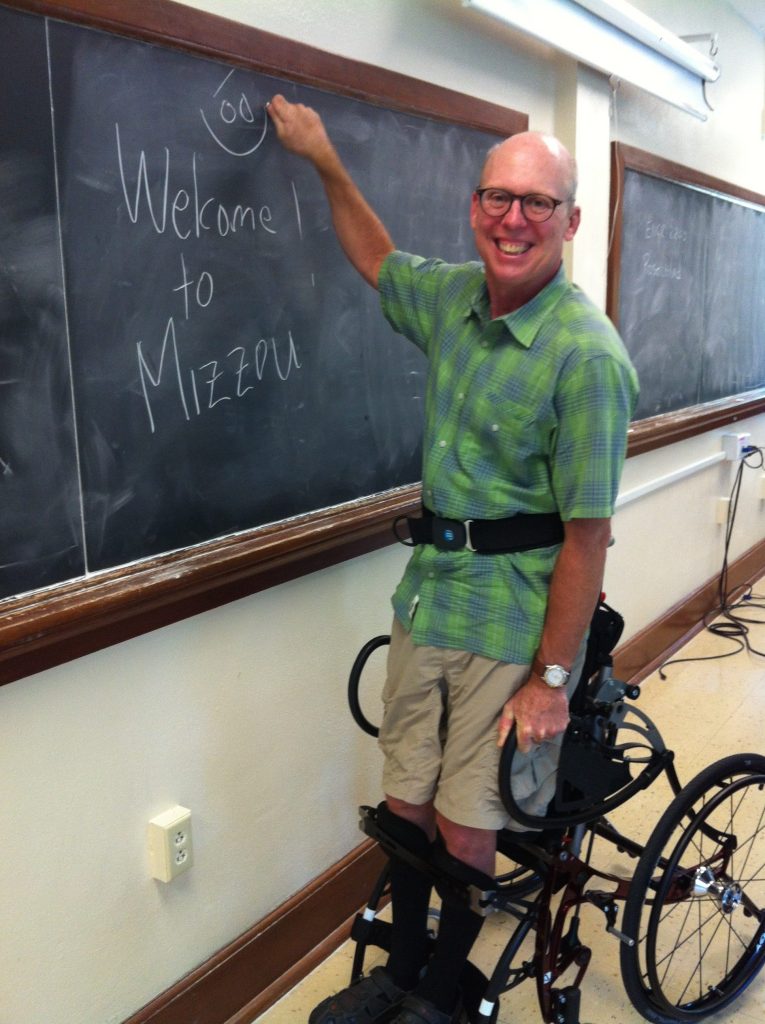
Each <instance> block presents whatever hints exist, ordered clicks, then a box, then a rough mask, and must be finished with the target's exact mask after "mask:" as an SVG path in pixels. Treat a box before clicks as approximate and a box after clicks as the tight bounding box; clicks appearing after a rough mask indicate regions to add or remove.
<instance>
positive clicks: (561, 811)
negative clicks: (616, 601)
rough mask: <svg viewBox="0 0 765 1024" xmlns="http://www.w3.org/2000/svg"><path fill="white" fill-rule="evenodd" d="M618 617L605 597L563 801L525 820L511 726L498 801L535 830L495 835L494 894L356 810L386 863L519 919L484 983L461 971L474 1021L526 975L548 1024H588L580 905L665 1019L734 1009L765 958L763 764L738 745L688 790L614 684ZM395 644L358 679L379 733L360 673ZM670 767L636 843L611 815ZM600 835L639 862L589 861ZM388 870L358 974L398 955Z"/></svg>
mask: <svg viewBox="0 0 765 1024" xmlns="http://www.w3.org/2000/svg"><path fill="white" fill-rule="evenodd" d="M623 625H624V623H623V620H622V618H621V616H620V615H619V614H618V613H617V612H615V611H614V609H612V608H611V607H609V606H608V605H607V604H606V603H605V601H604V600H601V601H599V603H598V605H597V607H596V609H595V613H594V615H593V618H592V622H591V626H590V631H589V637H588V642H587V651H586V657H585V661H584V666H583V669H582V672H581V676H580V678H579V681H578V683H577V686H576V689H575V691H574V693H573V695H572V697H571V700H570V723H569V726H568V728H567V730H566V733H565V734H564V738H563V743H562V745H561V752H560V760H559V765H558V771H557V774H556V781H555V794H554V796H553V797H552V799H551V800H550V803H549V805H548V806H547V808H546V810H545V812H544V814H542V815H532V814H528V813H526V812H525V811H524V810H523V809H522V808H521V806H519V803H518V802H517V800H516V795H515V794H514V792H513V770H512V769H513V761H514V759H515V758H516V757H517V756H518V750H517V742H516V737H515V732H514V730H513V731H512V732H511V734H510V736H509V737H508V740H507V742H506V743H505V746H504V747H503V750H502V755H501V759H500V767H499V789H500V794H501V797H502V800H503V803H504V805H505V807H506V809H507V811H508V814H509V815H510V817H511V818H512V819H513V821H514V822H516V823H518V824H519V825H521V826H523V827H524V828H525V829H526V830H527V831H525V832H515V831H511V830H510V829H503V830H502V831H500V832H499V833H498V842H497V848H498V854H499V855H500V857H499V858H498V862H499V861H500V858H501V862H502V863H503V864H504V862H505V861H507V870H505V871H504V872H503V873H502V874H498V875H497V876H496V877H495V878H494V884H493V885H492V886H491V887H482V886H480V885H476V884H475V881H474V880H471V878H469V877H465V876H464V875H462V876H458V875H457V874H455V873H454V872H453V871H448V870H447V869H445V868H444V867H443V865H442V864H440V863H439V864H436V863H434V862H433V861H431V860H430V859H425V858H423V857H422V856H418V854H417V853H415V852H414V851H412V850H410V849H408V848H407V846H406V845H404V844H403V843H402V842H401V841H400V838H397V837H396V836H393V835H391V834H390V833H389V832H388V831H386V829H385V828H384V827H383V823H384V820H385V818H384V816H382V821H381V820H380V819H381V816H380V815H379V814H378V810H377V809H376V808H374V807H367V806H364V807H362V808H361V809H360V813H361V821H360V826H361V829H362V831H363V832H364V833H365V834H366V835H367V836H369V837H371V838H372V839H374V840H376V841H377V842H378V843H379V844H380V846H381V847H382V848H383V850H384V851H385V852H386V853H387V854H388V855H389V856H391V857H398V858H402V859H404V860H406V861H407V862H409V863H411V864H413V865H414V866H416V867H417V868H418V869H420V870H421V871H423V872H425V873H426V874H428V875H430V876H431V877H432V879H433V881H434V884H436V885H437V888H438V892H439V893H440V895H441V898H442V899H447V900H455V901H458V902H459V903H461V904H462V905H465V906H469V907H470V908H471V909H472V910H473V911H475V912H476V913H478V914H481V915H484V916H488V915H490V914H493V913H496V912H504V913H505V914H506V915H508V917H509V918H511V919H512V921H513V922H514V926H513V928H512V931H511V934H510V938H509V940H508V942H507V945H506V946H505V948H504V951H503V952H502V954H501V955H500V957H499V960H498V961H497V963H496V966H495V967H494V969H493V971H492V972H491V974H490V975H489V976H487V975H486V974H484V973H483V972H481V971H479V970H478V968H477V967H475V966H474V965H473V964H472V963H468V965H467V966H466V968H465V971H464V972H463V976H462V977H461V979H460V981H461V987H462V993H463V1004H464V1007H465V1010H464V1018H463V1019H464V1021H466V1022H469V1024H493V1022H496V1020H497V1017H498V1013H499V1006H500V998H501V997H502V995H503V994H504V993H507V992H509V991H511V990H512V989H514V988H516V986H518V985H520V984H521V983H522V982H524V981H530V982H533V983H534V985H535V986H536V992H537V998H538V1002H539V1008H540V1011H541V1016H542V1020H543V1021H545V1022H546V1024H580V1001H581V985H582V982H583V979H584V977H585V974H586V971H587V968H588V966H589V963H590V959H591V955H592V953H591V949H590V948H589V947H588V946H587V945H586V944H585V943H584V941H583V940H582V938H581V937H580V925H581V912H582V910H583V908H584V907H585V906H591V907H595V908H597V910H599V911H600V912H601V913H602V914H603V917H604V920H605V928H606V931H607V932H609V933H610V934H611V935H613V936H614V937H615V939H616V940H617V941H618V943H619V951H620V967H621V975H622V979H623V982H624V986H625V989H626V992H627V995H628V996H629V999H630V1001H631V1003H632V1004H633V1006H634V1007H635V1009H636V1010H637V1012H638V1013H640V1014H641V1015H642V1016H643V1017H645V1018H646V1019H647V1020H649V1021H652V1022H655V1024H673V1022H676V1021H698V1020H701V1019H703V1018H705V1017H707V1016H710V1015H712V1014H715V1013H717V1012H719V1011H721V1010H723V1009H725V1008H726V1007H728V1006H730V1004H731V1003H733V1001H734V1000H735V999H736V998H737V997H738V996H740V995H741V993H742V992H743V991H744V990H745V989H746V988H747V986H749V985H750V983H751V982H752V981H754V979H755V977H756V976H757V974H758V972H759V971H760V970H761V968H762V966H763V963H765V757H763V756H762V755H760V754H733V755H731V756H729V757H724V758H722V759H721V760H719V761H716V762H715V763H714V764H711V765H709V766H708V767H707V768H705V769H704V770H703V771H701V772H700V773H699V774H698V775H697V776H696V777H695V778H694V779H693V780H692V781H691V782H689V783H688V784H687V785H685V786H683V785H681V783H680V780H679V778H678V775H677V772H676V769H675V766H674V755H673V753H672V751H670V750H668V749H667V748H666V747H665V745H664V742H663V740H662V738H661V735H660V733H659V731H658V729H657V728H656V726H655V725H654V723H653V722H652V721H651V720H650V718H649V717H648V716H647V715H646V714H644V713H643V712H642V711H640V710H639V709H637V708H636V707H635V706H634V703H633V702H634V701H635V700H636V698H637V697H638V696H639V688H638V687H637V686H633V685H629V684H625V683H622V682H619V681H618V680H616V679H615V678H614V677H613V674H612V669H613V658H612V652H613V650H614V648H615V646H616V644H617V642H618V640H619V637H620V636H621V633H622V629H623ZM389 641H390V638H389V637H388V636H378V637H375V638H373V639H372V640H370V641H369V642H368V643H367V644H365V645H364V647H363V648H362V649H361V651H360V652H359V654H358V656H357V658H356V660H355V662H354V665H353V668H352V670H351V674H350V679H349V683H348V699H349V704H350V709H351V713H352V715H353V718H354V720H355V721H356V723H357V724H358V725H359V726H360V727H361V728H362V729H363V730H364V731H365V732H366V733H368V734H369V735H371V736H376V735H377V733H378V729H377V727H376V726H374V725H373V724H372V723H371V722H370V721H369V719H368V718H367V717H366V715H365V714H364V712H363V710H362V707H361V702H360V697H359V689H360V680H361V676H362V672H363V669H364V667H365V666H366V665H367V662H368V660H369V658H370V656H371V655H372V653H373V652H374V651H376V650H377V649H378V648H380V647H383V646H385V645H386V644H388V643H389ZM659 776H664V777H665V778H666V780H667V781H668V783H669V786H670V788H671V791H672V794H673V798H672V799H671V802H670V803H669V806H668V807H667V809H666V811H665V812H664V813H663V814H662V815H661V817H660V818H659V820H658V822H657V824H656V825H655V827H654V828H653V831H652V832H651V834H650V836H649V838H648V840H647V841H646V842H638V841H636V840H635V839H630V838H629V837H628V836H626V835H624V834H623V833H622V832H621V831H620V830H619V829H618V828H617V827H615V825H614V824H613V823H612V822H611V821H610V820H609V817H608V816H609V815H611V814H612V812H613V811H615V810H616V808H618V807H620V806H621V805H622V804H625V803H626V802H627V801H628V800H630V799H631V798H632V797H634V796H635V795H636V794H637V793H638V792H639V791H641V790H644V789H646V788H647V787H648V786H650V785H651V784H652V783H654V782H655V781H656V779H657V778H658V777H659ZM603 844H606V848H611V849H612V851H613V850H615V851H616V852H617V853H618V854H619V855H621V856H623V857H625V858H626V861H627V863H628V866H629V867H634V871H632V873H631V877H630V872H629V871H626V872H621V871H620V872H619V873H618V874H617V873H614V872H613V871H612V870H607V871H604V870H600V869H599V868H597V867H596V866H594V864H593V860H594V857H593V850H594V848H595V847H597V849H598V850H601V849H602V848H603ZM387 876H388V871H387V868H386V869H384V870H383V872H382V874H381V876H380V877H379V879H378V880H377V882H376V884H375V886H374V888H373V891H372V893H371V895H370V897H369V900H368V902H367V905H366V908H365V909H364V911H363V912H362V913H360V914H359V915H357V917H356V919H355V921H354V923H353V928H352V931H351V938H352V939H353V940H354V942H355V951H354V957H353V965H352V968H351V981H355V980H357V979H358V978H360V977H361V976H363V973H364V959H365V955H366V952H367V950H368V948H369V947H370V946H373V947H379V948H381V949H383V950H387V949H389V946H390V928H391V926H390V924H389V923H388V922H387V921H384V920H381V919H380V918H379V916H378V911H379V910H380V909H381V908H382V907H383V906H384V905H385V902H386V896H387V892H388V888H387V881H388V877H387ZM622 905H623V912H622V914H621V921H620V920H619V910H620V907H621V906H622ZM436 915H437V912H434V917H435V916H436ZM527 939H528V941H526V940H527ZM529 950H531V952H529Z"/></svg>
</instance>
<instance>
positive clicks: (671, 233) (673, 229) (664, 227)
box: [645, 218, 688, 242]
mask: <svg viewBox="0 0 765 1024" xmlns="http://www.w3.org/2000/svg"><path fill="white" fill-rule="evenodd" d="M645 237H646V238H660V239H663V240H664V241H667V242H687V241H688V232H687V231H686V230H685V228H682V227H680V226H679V225H677V224H665V223H664V222H663V221H655V220H651V219H650V218H649V219H648V220H647V221H646V225H645Z"/></svg>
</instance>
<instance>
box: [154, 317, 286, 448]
mask: <svg viewBox="0 0 765 1024" xmlns="http://www.w3.org/2000/svg"><path fill="white" fill-rule="evenodd" d="M287 339H288V340H287V341H286V342H282V343H281V344H279V343H278V342H277V340H276V338H260V340H259V341H258V342H256V344H255V345H253V346H252V347H251V348H250V349H249V350H248V349H246V348H244V347H243V346H241V345H238V346H237V347H236V348H233V349H231V351H230V352H228V353H227V354H226V355H225V357H224V358H223V359H208V360H207V362H205V363H202V365H201V366H198V367H194V368H188V367H187V368H184V367H182V366H181V360H180V356H179V353H178V341H177V338H176V330H175V321H174V320H173V317H170V319H169V320H168V321H167V327H166V328H165V336H164V338H163V339H162V350H161V352H160V354H159V364H158V365H157V366H156V370H155V371H154V372H153V371H152V369H151V368H150V366H149V363H148V362H147V359H146V356H145V354H144V351H143V342H141V341H139V342H138V343H137V344H136V353H137V357H138V372H139V375H140V379H141V391H142V394H143V400H144V402H145V404H146V413H147V415H148V417H149V428H150V430H151V432H152V434H153V433H155V432H156V424H155V420H154V413H153V411H152V398H154V399H156V400H159V399H160V395H159V394H158V392H157V391H156V389H158V388H159V387H160V386H161V385H162V383H163V375H165V373H166V372H167V374H168V375H169V376H170V378H171V379H170V381H169V382H166V384H167V386H168V387H169V389H170V394H174V395H175V397H176V399H177V400H178V401H179V402H180V407H181V409H182V410H183V415H184V417H185V418H186V419H187V420H190V419H191V417H192V415H195V416H201V415H202V414H203V413H205V412H208V411H209V410H211V409H214V408H215V406H216V405H219V404H220V403H221V402H230V401H232V400H234V399H239V398H244V397H245V395H246V394H247V393H248V392H250V391H252V390H253V389H254V387H255V385H256V384H257V383H259V382H260V381H262V380H263V378H264V376H265V375H266V374H267V373H269V375H271V376H272V377H273V378H276V380H278V381H286V380H287V379H288V377H289V376H290V374H291V373H292V371H293V370H299V369H300V360H299V359H298V354H297V348H296V347H295V342H294V340H293V338H292V331H287ZM168 353H169V354H168ZM150 388H151V389H152V390H150ZM164 393H165V394H166V392H164Z"/></svg>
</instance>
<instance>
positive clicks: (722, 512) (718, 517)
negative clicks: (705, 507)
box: [715, 498, 730, 525]
mask: <svg viewBox="0 0 765 1024" xmlns="http://www.w3.org/2000/svg"><path fill="white" fill-rule="evenodd" d="M729 508H730V498H718V499H717V509H716V511H715V522H716V523H720V524H721V525H724V524H725V523H727V522H728V509H729Z"/></svg>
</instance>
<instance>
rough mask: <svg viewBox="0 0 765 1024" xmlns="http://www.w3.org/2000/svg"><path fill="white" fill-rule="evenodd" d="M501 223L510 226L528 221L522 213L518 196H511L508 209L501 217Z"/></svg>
mask: <svg viewBox="0 0 765 1024" xmlns="http://www.w3.org/2000/svg"><path fill="white" fill-rule="evenodd" d="M502 223H503V224H509V225H510V226H513V225H522V224H527V223H528V220H527V218H526V216H525V215H524V212H523V208H522V206H521V200H520V197H519V196H514V197H513V200H512V202H511V203H510V209H509V210H508V211H507V213H506V214H505V215H504V216H503V218H502Z"/></svg>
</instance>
